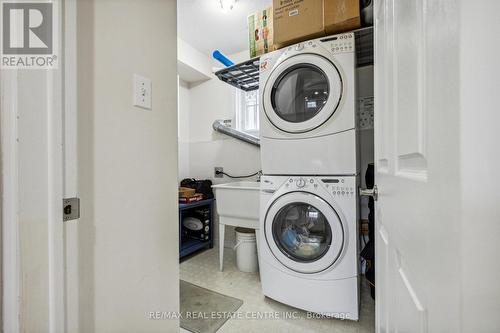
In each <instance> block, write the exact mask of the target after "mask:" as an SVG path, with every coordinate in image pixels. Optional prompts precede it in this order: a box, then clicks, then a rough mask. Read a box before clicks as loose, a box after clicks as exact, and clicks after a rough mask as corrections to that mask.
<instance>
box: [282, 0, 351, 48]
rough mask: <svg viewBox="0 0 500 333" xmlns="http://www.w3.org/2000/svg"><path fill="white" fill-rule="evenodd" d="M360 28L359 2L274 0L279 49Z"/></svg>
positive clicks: (348, 0)
mask: <svg viewBox="0 0 500 333" xmlns="http://www.w3.org/2000/svg"><path fill="white" fill-rule="evenodd" d="M360 26H361V18H360V6H359V0H273V29H274V30H273V32H274V36H273V41H274V47H275V48H276V49H278V48H281V47H284V46H287V45H290V44H294V43H298V42H301V41H304V40H308V39H312V38H317V37H321V36H326V35H331V34H335V33H340V32H344V31H349V30H353V29H357V28H359V27H360Z"/></svg>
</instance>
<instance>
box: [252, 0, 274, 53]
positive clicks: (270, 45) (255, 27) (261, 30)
mask: <svg viewBox="0 0 500 333" xmlns="http://www.w3.org/2000/svg"><path fill="white" fill-rule="evenodd" d="M247 24H248V43H249V45H248V49H249V50H250V58H253V57H256V56H259V55H262V54H264V53H267V52H271V51H274V41H273V35H274V30H273V7H272V6H268V7H266V8H265V9H263V10H259V11H258V12H255V13H253V14H251V15H248V18H247Z"/></svg>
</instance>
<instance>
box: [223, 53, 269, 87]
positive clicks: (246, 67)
mask: <svg viewBox="0 0 500 333" xmlns="http://www.w3.org/2000/svg"><path fill="white" fill-rule="evenodd" d="M259 64H260V57H257V58H252V59H250V60H248V61H245V62H242V63H239V64H236V65H233V66H231V67H227V68H224V69H221V70H220V71H217V72H215V75H216V76H217V77H218V78H219V79H220V80H222V81H224V82H226V83H228V84H230V85H232V86H234V87H236V88H239V89H241V90H244V91H252V90H257V89H259Z"/></svg>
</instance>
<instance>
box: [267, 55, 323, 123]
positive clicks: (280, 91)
mask: <svg viewBox="0 0 500 333" xmlns="http://www.w3.org/2000/svg"><path fill="white" fill-rule="evenodd" d="M329 92H330V87H329V84H328V78H327V77H326V75H325V73H324V72H323V71H322V70H321V69H320V68H318V67H316V66H314V65H311V64H299V65H296V66H293V67H291V68H290V69H288V70H287V71H286V72H284V73H283V74H282V75H281V76H280V77H279V78H278V79H277V80H276V83H275V85H274V86H273V90H272V92H271V104H272V106H273V109H274V112H276V114H277V115H278V116H279V117H280V118H282V119H283V120H286V121H288V122H292V123H300V122H304V121H307V120H309V119H311V118H313V117H314V116H315V115H317V114H318V113H319V112H320V111H321V109H322V108H323V106H324V105H325V104H326V101H327V100H328V94H329Z"/></svg>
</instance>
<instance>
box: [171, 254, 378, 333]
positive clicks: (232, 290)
mask: <svg viewBox="0 0 500 333" xmlns="http://www.w3.org/2000/svg"><path fill="white" fill-rule="evenodd" d="M224 257H225V258H224V271H223V272H220V271H219V270H218V267H219V259H218V249H217V248H213V249H211V250H206V251H204V252H201V253H199V254H196V255H194V256H192V257H190V258H189V259H186V260H184V261H183V262H182V263H181V271H180V276H181V279H182V280H184V281H187V282H191V283H193V284H196V285H198V286H201V287H204V288H207V289H211V290H214V291H217V292H219V293H222V294H225V295H228V296H232V297H236V298H239V299H241V300H243V305H242V306H241V308H240V309H239V310H238V311H239V312H242V313H247V312H250V313H253V312H257V311H259V312H267V313H270V312H275V311H276V312H280V313H282V312H286V311H299V313H300V318H299V319H286V318H281V319H268V320H262V319H260V320H259V319H246V320H242V319H229V320H228V321H227V322H226V323H225V324H224V325H223V326H222V327H221V328H220V329H219V331H218V333H234V332H238V333H247V332H248V333H253V332H259V333H260V332H273V333H279V332H286V333H299V332H300V333H313V332H315V333H322V332H328V333H337V332H338V333H368V332H374V321H375V303H374V301H373V300H372V299H371V297H370V290H369V288H368V286H367V285H366V281H363V280H362V287H361V310H360V320H359V322H351V321H347V320H346V321H343V320H338V319H327V318H324V319H311V318H306V312H304V311H300V310H297V309H294V308H291V307H289V306H286V305H284V304H281V303H278V302H276V301H273V300H272V299H270V298H267V297H264V295H263V294H262V292H261V290H260V281H259V275H258V273H255V274H251V273H243V272H240V271H239V270H238V269H237V268H236V265H235V256H234V252H233V251H232V250H231V249H225V250H224ZM181 333H189V332H188V331H186V330H184V329H182V328H181Z"/></svg>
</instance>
